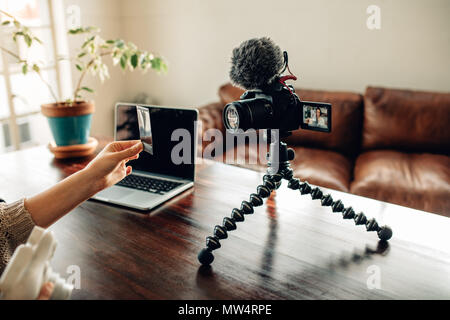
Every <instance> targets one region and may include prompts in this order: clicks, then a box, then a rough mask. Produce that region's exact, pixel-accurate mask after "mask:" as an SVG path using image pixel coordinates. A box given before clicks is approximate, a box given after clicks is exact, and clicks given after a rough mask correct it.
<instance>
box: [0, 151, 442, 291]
mask: <svg viewBox="0 0 450 320" xmlns="http://www.w3.org/2000/svg"><path fill="white" fill-rule="evenodd" d="M88 160H89V159H87V160H86V159H85V160H83V161H80V160H75V161H74V160H72V161H68V160H66V161H57V160H54V159H53V157H52V155H51V154H50V152H49V151H48V150H47V149H46V148H45V147H37V148H32V149H28V150H24V151H20V152H12V153H8V154H4V155H1V156H0V196H1V197H3V198H5V199H6V200H8V201H13V200H16V199H19V198H21V197H24V196H30V195H32V194H34V193H36V192H39V191H40V190H43V189H44V188H46V187H49V186H51V185H52V184H54V183H56V182H58V181H59V180H61V179H62V178H64V177H65V176H67V175H68V174H70V173H73V172H75V171H76V170H78V169H80V168H81V167H82V166H83V165H84V164H85V163H86V162H87V161H88ZM261 178H262V174H261V173H258V172H253V171H249V170H245V169H241V168H237V167H233V166H229V165H224V164H220V163H213V162H207V163H203V164H201V165H199V166H198V168H197V177H196V179H197V180H196V184H195V187H194V188H193V189H191V190H189V191H187V192H185V193H183V194H181V195H179V196H178V197H176V198H174V199H172V200H171V201H170V202H168V203H166V204H165V205H163V206H162V207H160V208H158V209H156V210H154V211H152V212H150V213H147V214H141V213H138V212H135V211H131V210H126V209H123V208H118V207H112V206H109V205H105V204H101V203H98V202H93V201H87V202H85V203H83V204H82V205H81V206H79V207H78V208H76V209H75V210H73V211H72V212H71V213H70V214H68V215H67V216H65V217H64V218H62V219H61V220H59V221H58V222H57V223H56V224H54V225H53V226H52V227H51V230H52V231H53V232H54V233H55V235H56V238H57V239H58V242H59V244H58V247H57V250H56V253H55V256H54V258H53V260H52V266H53V268H54V269H55V270H56V271H58V272H59V273H60V274H61V275H62V276H64V277H67V276H68V274H67V273H66V272H67V268H68V267H69V266H70V265H76V266H79V267H80V270H81V289H78V290H74V292H73V294H72V298H73V299H416V298H426V299H428V298H433V299H434V298H437V299H449V298H450V219H449V218H446V217H442V216H438V215H435V214H430V213H426V212H421V211H418V210H413V209H409V208H405V207H401V206H397V205H392V204H388V203H384V202H381V201H376V200H371V199H367V198H363V197H358V196H354V195H351V194H346V193H342V192H337V191H332V190H327V191H329V192H330V193H331V194H332V196H333V198H335V199H338V198H340V199H342V200H343V202H344V204H346V205H352V206H353V208H355V210H363V211H364V212H365V213H366V214H367V215H368V216H370V217H375V218H377V220H378V221H379V222H380V223H383V224H384V223H385V224H388V225H390V226H391V227H392V229H393V230H394V237H393V238H392V239H391V241H389V246H388V247H387V248H386V247H383V245H382V244H379V243H378V238H377V235H376V234H375V233H372V232H371V233H368V232H366V231H365V228H364V226H355V225H354V223H353V221H352V220H343V219H342V218H341V214H340V213H332V212H331V210H330V208H329V207H321V206H320V203H319V202H318V200H315V201H312V200H311V197H310V196H309V195H306V196H301V195H300V194H299V192H298V191H297V192H295V191H292V190H290V189H287V187H286V183H284V186H282V187H281V188H280V189H279V190H278V191H277V192H276V196H274V197H271V198H270V199H269V200H268V201H267V202H266V204H265V205H264V206H262V207H258V208H256V210H255V213H254V214H253V215H251V216H247V217H246V221H245V222H242V223H239V224H238V228H237V230H235V231H233V232H230V233H229V238H228V239H226V240H223V241H222V242H221V243H222V248H221V249H219V250H217V251H215V252H214V253H215V257H216V259H215V261H214V263H213V264H212V268H210V269H208V268H200V265H199V263H198V261H197V253H198V251H199V250H200V249H202V248H203V247H204V246H205V237H206V236H208V235H211V233H212V230H213V227H214V225H216V224H220V223H221V221H222V219H223V217H224V216H229V215H230V213H231V209H232V208H233V207H235V206H238V205H239V204H240V202H241V201H242V200H246V199H247V198H248V195H249V194H250V193H252V192H254V191H255V190H256V186H257V185H258V184H259V182H260V181H261ZM74 192H76V190H74ZM377 247H378V249H377ZM377 279H379V281H377ZM377 283H379V286H377ZM368 284H369V285H368ZM378 287H379V288H378Z"/></svg>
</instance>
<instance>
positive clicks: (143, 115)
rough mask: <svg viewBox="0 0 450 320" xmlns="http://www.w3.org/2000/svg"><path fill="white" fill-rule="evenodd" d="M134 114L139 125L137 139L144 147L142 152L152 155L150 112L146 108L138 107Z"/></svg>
mask: <svg viewBox="0 0 450 320" xmlns="http://www.w3.org/2000/svg"><path fill="white" fill-rule="evenodd" d="M136 112H137V118H138V125H139V138H140V139H141V141H142V143H143V145H144V151H145V152H148V153H150V154H153V135H152V125H151V122H150V112H149V110H148V108H144V107H140V106H136Z"/></svg>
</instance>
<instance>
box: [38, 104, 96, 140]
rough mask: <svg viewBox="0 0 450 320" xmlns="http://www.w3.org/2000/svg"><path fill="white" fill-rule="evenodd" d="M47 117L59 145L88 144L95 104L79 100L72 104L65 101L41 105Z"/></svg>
mask: <svg viewBox="0 0 450 320" xmlns="http://www.w3.org/2000/svg"><path fill="white" fill-rule="evenodd" d="M41 110H42V113H43V114H44V115H45V116H46V117H47V120H48V124H49V126H50V130H51V131H52V134H53V138H54V139H55V143H56V145H57V146H70V145H78V144H86V143H87V142H88V139H89V133H90V131H91V122H92V114H93V112H94V104H93V103H91V102H77V103H75V104H74V105H72V106H70V105H67V104H64V103H60V104H46V105H42V106H41Z"/></svg>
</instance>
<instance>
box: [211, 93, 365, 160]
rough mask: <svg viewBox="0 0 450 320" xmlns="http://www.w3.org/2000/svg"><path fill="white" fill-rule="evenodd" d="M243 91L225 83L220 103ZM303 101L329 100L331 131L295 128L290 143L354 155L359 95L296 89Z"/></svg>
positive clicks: (358, 141) (358, 128) (358, 129)
mask: <svg viewBox="0 0 450 320" xmlns="http://www.w3.org/2000/svg"><path fill="white" fill-rule="evenodd" d="M243 92H244V90H242V89H239V88H236V87H233V86H232V85H231V84H225V85H223V86H221V87H220V89H219V97H220V99H221V102H222V103H223V104H227V103H230V102H232V101H236V100H238V99H239V97H240V95H241V94H242V93H243ZM295 92H296V93H297V95H298V96H299V97H300V100H303V101H317V102H328V103H331V104H332V119H331V123H332V128H331V133H323V132H316V131H309V130H296V131H294V132H293V133H292V136H291V137H289V138H287V139H286V142H287V143H288V144H290V145H301V146H307V147H315V148H322V149H329V150H334V151H337V152H340V153H343V154H345V155H348V156H351V157H352V156H355V155H356V154H357V153H358V152H359V149H360V145H361V127H362V120H363V105H362V103H363V99H362V96H361V95H360V94H357V93H351V92H332V91H319V90H303V89H296V90H295Z"/></svg>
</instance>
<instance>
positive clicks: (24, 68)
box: [22, 63, 28, 74]
mask: <svg viewBox="0 0 450 320" xmlns="http://www.w3.org/2000/svg"><path fill="white" fill-rule="evenodd" d="M27 72H28V64H26V63H24V64H23V66H22V73H23V74H27Z"/></svg>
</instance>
